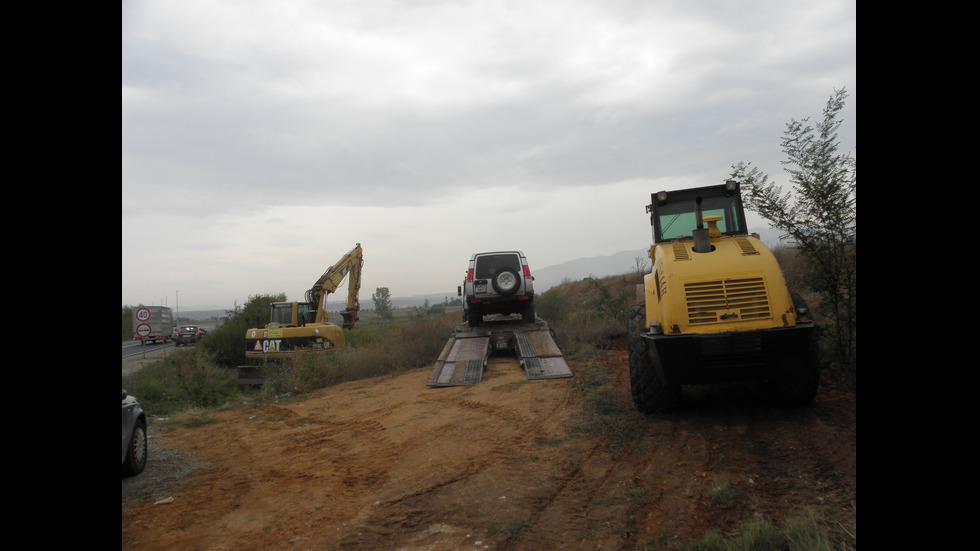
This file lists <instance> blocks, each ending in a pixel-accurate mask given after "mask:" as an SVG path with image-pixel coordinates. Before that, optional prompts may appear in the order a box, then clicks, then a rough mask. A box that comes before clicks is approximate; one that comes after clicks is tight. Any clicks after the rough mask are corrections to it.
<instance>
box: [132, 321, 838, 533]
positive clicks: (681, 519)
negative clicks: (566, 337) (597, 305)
mask: <svg viewBox="0 0 980 551" xmlns="http://www.w3.org/2000/svg"><path fill="white" fill-rule="evenodd" d="M568 363H569V365H570V367H571V369H572V371H573V372H574V373H576V376H574V377H572V378H569V379H555V380H543V381H541V380H539V381H528V380H527V379H526V377H525V376H524V374H523V371H522V370H521V367H520V365H519V363H518V362H517V360H515V359H513V358H511V357H507V356H504V357H493V358H491V360H490V363H489V365H488V368H487V371H486V373H485V374H484V378H483V381H482V382H481V383H479V384H477V385H475V386H470V387H450V388H431V387H428V386H426V381H427V379H428V377H429V373H430V371H431V367H430V368H423V369H418V370H414V371H411V372H408V373H405V374H403V375H400V376H397V377H387V378H378V379H372V380H366V381H358V382H351V383H346V384H342V385H339V386H336V387H333V388H329V389H326V390H324V391H321V392H319V393H317V394H315V395H311V396H306V397H303V398H302V399H291V398H288V397H286V398H283V399H281V400H280V402H279V403H278V404H276V405H266V406H262V407H257V408H255V409H249V410H237V411H224V412H219V413H214V414H212V415H210V416H209V417H208V419H207V420H206V421H207V422H202V423H175V422H174V421H175V420H167V421H162V420H157V419H154V418H153V417H152V416H151V419H150V423H151V429H150V436H151V439H150V460H149V464H148V466H147V469H146V471H145V472H144V473H142V474H140V475H138V476H137V477H133V478H128V479H126V478H124V479H123V481H122V548H123V549H124V550H172V549H181V550H209V551H214V550H236V551H247V550H268V549H288V550H294V549H295V550H307V549H310V550H333V549H352V550H367V549H379V550H392V551H396V550H404V551H423V550H426V551H442V550H446V551H448V550H457V549H459V550H476V549H484V550H494V549H507V550H532V549H534V550H538V549H568V550H585V549H589V550H595V549H617V550H618V549H647V550H657V549H664V550H666V549H679V548H681V546H683V545H687V544H690V543H693V542H695V541H697V540H698V539H699V538H701V537H702V536H704V535H705V534H707V533H708V532H709V531H712V530H716V531H718V532H720V533H722V534H726V535H731V534H732V533H733V531H734V530H735V528H736V527H737V526H739V525H742V524H745V523H747V522H750V521H753V520H756V519H768V520H770V521H772V522H773V523H774V524H776V525H782V524H783V523H784V522H786V521H789V520H792V519H797V518H801V517H803V516H805V515H807V514H809V513H808V512H816V513H818V514H819V518H820V519H821V522H822V523H823V524H824V526H826V527H828V528H829V529H830V530H831V533H832V538H834V541H833V542H832V543H833V544H834V549H846V548H852V547H855V548H856V534H857V532H856V526H857V510H856V506H857V492H856V489H857V488H856V482H857V471H856V407H855V406H856V391H855V387H854V385H853V384H844V383H840V382H836V381H834V380H830V378H829V377H824V380H823V382H822V383H821V388H820V392H819V394H818V396H817V398H816V400H815V401H814V403H813V404H812V405H809V406H806V407H803V408H798V409H783V408H775V407H771V406H768V405H766V404H764V403H763V402H761V401H760V400H759V397H758V395H757V394H756V393H755V391H754V388H752V387H751V386H748V385H727V386H709V387H694V388H693V389H689V388H688V387H685V395H684V407H683V409H682V410H680V411H677V412H674V413H671V414H668V415H656V416H647V415H642V414H640V413H638V412H636V411H635V410H633V409H632V404H631V402H630V400H629V376H628V368H627V357H626V348H625V341H624V340H622V341H620V342H617V343H616V345H615V346H614V347H613V349H612V350H609V351H606V352H604V353H603V354H602V355H600V356H598V357H588V358H570V359H569V362H568ZM602 377H604V378H605V380H606V381H607V383H606V384H605V385H602V386H596V387H595V388H589V387H590V386H593V385H597V383H599V382H601V381H602V380H603V379H602ZM586 382H588V383H589V384H585V383H586ZM596 390H598V392H596ZM596 412H603V415H597V414H596ZM151 413H152V412H151ZM720 483H727V484H728V485H729V487H730V490H731V502H730V504H727V503H725V502H723V501H721V500H719V499H718V498H717V495H718V494H717V493H716V492H715V491H714V489H716V488H717V486H718V485H719V484H720ZM160 502H166V503H160Z"/></svg>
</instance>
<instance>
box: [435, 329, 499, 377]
mask: <svg viewBox="0 0 980 551" xmlns="http://www.w3.org/2000/svg"><path fill="white" fill-rule="evenodd" d="M489 349H490V338H489V337H477V338H473V339H456V338H453V339H450V340H449V342H447V343H446V346H445V347H444V348H443V349H442V353H441V354H440V355H439V359H438V360H436V365H435V368H434V369H433V370H432V373H431V374H430V375H429V382H428V383H427V384H428V385H429V386H466V385H475V384H476V383H479V382H480V381H481V380H482V379H483V370H484V369H485V368H486V365H487V357H488V356H489V355H490V350H489Z"/></svg>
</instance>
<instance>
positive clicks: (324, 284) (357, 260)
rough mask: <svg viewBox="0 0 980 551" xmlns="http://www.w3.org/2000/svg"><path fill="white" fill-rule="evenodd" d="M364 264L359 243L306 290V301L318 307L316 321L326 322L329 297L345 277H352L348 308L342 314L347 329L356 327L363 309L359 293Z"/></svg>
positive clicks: (312, 306)
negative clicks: (359, 300) (358, 314)
mask: <svg viewBox="0 0 980 551" xmlns="http://www.w3.org/2000/svg"><path fill="white" fill-rule="evenodd" d="M363 265H364V256H363V252H362V250H361V244H360V243H358V244H356V245H355V246H354V248H353V249H351V250H350V251H348V252H347V254H345V255H344V256H343V257H342V258H341V259H340V260H339V261H338V262H337V263H336V264H334V265H333V266H331V267H329V268H327V271H325V272H323V275H321V276H320V278H319V279H317V280H316V283H314V284H313V287H311V288H310V290H308V291H306V301H307V302H309V303H310V307H311V308H316V318H315V323H326V321H327V297H328V296H329V295H330V294H331V293H334V292H336V290H337V288H338V287H340V284H341V283H343V281H344V278H350V282H349V286H348V287H349V289H348V291H347V309H346V310H344V311H343V312H341V315H342V316H343V317H344V323H343V327H344V328H345V329H351V328H353V327H354V324H355V323H357V313H358V311H359V310H360V309H361V305H360V303H359V302H358V300H357V295H358V292H359V291H360V289H361V266H363Z"/></svg>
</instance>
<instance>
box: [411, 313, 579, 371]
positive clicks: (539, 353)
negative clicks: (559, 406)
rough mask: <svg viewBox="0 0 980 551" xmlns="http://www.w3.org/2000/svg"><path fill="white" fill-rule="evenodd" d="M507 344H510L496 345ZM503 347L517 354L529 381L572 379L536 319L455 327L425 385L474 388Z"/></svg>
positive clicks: (566, 366)
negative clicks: (496, 350) (525, 321)
mask: <svg viewBox="0 0 980 551" xmlns="http://www.w3.org/2000/svg"><path fill="white" fill-rule="evenodd" d="M511 339H512V340H511ZM508 341H509V342H510V344H509V345H507V346H505V347H500V346H499V345H500V343H504V344H506V343H507V342H508ZM505 348H506V349H509V350H512V351H514V352H516V353H517V355H518V359H519V361H520V364H521V368H522V369H523V370H524V373H525V375H527V378H528V379H530V380H534V379H557V378H561V377H571V376H572V371H571V369H569V368H568V364H567V363H565V358H564V356H562V353H561V350H559V349H558V345H557V344H556V343H555V339H554V338H553V337H552V336H551V330H550V329H548V326H547V324H546V323H545V322H544V321H542V320H540V319H538V320H537V321H536V322H535V323H534V324H526V323H519V324H506V323H505V324H492V325H491V324H488V325H486V326H482V327H476V328H472V327H465V324H464V325H461V326H459V327H457V328H456V330H455V331H453V336H452V338H450V339H449V341H448V342H447V343H446V346H445V347H444V348H443V350H442V353H441V354H440V355H439V359H438V360H436V364H435V367H434V368H433V369H432V373H431V374H430V375H429V381H428V383H427V384H428V386H465V385H475V384H477V383H479V382H480V381H481V380H482V379H483V372H484V371H486V368H487V360H488V359H489V357H490V354H491V353H492V352H493V350H492V349H499V350H503V349H505Z"/></svg>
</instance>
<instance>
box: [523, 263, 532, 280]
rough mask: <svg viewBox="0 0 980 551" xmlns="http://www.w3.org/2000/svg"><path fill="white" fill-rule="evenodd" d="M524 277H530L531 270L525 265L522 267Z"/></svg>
mask: <svg viewBox="0 0 980 551" xmlns="http://www.w3.org/2000/svg"><path fill="white" fill-rule="evenodd" d="M524 277H531V268H529V267H528V265H527V264H525V265H524Z"/></svg>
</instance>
